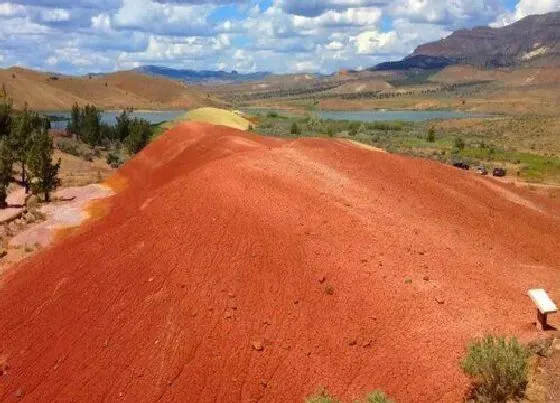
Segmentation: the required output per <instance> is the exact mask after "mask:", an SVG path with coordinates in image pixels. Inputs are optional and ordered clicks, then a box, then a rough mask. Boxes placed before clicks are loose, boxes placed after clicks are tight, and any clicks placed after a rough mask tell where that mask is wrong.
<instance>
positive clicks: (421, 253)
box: [418, 251, 426, 256]
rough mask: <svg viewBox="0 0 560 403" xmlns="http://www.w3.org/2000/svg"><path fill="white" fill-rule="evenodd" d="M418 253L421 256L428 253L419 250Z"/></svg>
mask: <svg viewBox="0 0 560 403" xmlns="http://www.w3.org/2000/svg"><path fill="white" fill-rule="evenodd" d="M418 254H419V255H420V256H424V255H425V254H426V252H424V251H420V252H418Z"/></svg>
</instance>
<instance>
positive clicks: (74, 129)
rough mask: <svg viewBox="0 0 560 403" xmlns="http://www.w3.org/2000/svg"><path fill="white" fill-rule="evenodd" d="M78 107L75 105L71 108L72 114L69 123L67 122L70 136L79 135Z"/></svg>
mask: <svg viewBox="0 0 560 403" xmlns="http://www.w3.org/2000/svg"><path fill="white" fill-rule="evenodd" d="M80 116H81V115H80V106H79V105H78V104H77V103H75V104H74V105H73V106H72V112H71V114H70V122H68V132H70V133H71V134H78V133H80V126H81V122H80Z"/></svg>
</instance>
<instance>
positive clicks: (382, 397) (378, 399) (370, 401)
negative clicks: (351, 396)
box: [366, 390, 394, 403]
mask: <svg viewBox="0 0 560 403" xmlns="http://www.w3.org/2000/svg"><path fill="white" fill-rule="evenodd" d="M366 403H394V402H393V401H392V400H391V399H389V398H388V397H387V395H386V394H385V392H382V391H380V390H374V391H373V392H371V393H370V394H369V395H367V397H366Z"/></svg>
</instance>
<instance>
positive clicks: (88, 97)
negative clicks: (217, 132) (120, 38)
mask: <svg viewBox="0 0 560 403" xmlns="http://www.w3.org/2000/svg"><path fill="white" fill-rule="evenodd" d="M0 83H3V84H4V85H5V87H6V90H7V92H8V96H9V97H10V98H12V99H13V101H14V106H15V107H16V108H17V109H21V108H23V105H24V104H25V102H27V104H28V105H29V107H30V108H32V109H35V110H69V109H70V108H71V107H72V105H73V104H74V103H75V102H77V103H79V104H81V105H85V104H87V103H90V104H94V105H96V106H100V107H102V108H105V109H123V108H129V107H132V108H136V109H154V110H157V109H187V108H193V107H200V106H207V105H222V103H221V102H220V101H219V100H217V99H216V98H209V97H208V95H207V94H206V93H205V92H202V91H201V90H199V89H197V88H194V87H191V86H187V85H185V84H183V83H181V82H179V81H174V80H169V79H165V78H159V77H151V76H146V75H143V74H140V73H135V72H118V73H114V74H108V75H106V76H98V77H92V78H91V79H90V78H88V77H59V78H57V79H53V77H52V76H50V75H49V74H45V73H39V72H36V71H32V70H26V69H21V68H10V69H6V70H0Z"/></svg>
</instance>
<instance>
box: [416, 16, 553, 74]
mask: <svg viewBox="0 0 560 403" xmlns="http://www.w3.org/2000/svg"><path fill="white" fill-rule="evenodd" d="M420 55H421V56H432V57H446V58H448V59H452V60H454V61H455V62H457V63H469V64H474V65H478V66H484V67H512V66H523V65H533V66H534V65H546V64H560V63H559V62H560V12H555V13H549V14H545V15H533V16H529V17H526V18H524V19H523V20H521V21H519V22H517V23H515V24H512V25H509V26H506V27H503V28H490V27H478V28H474V29H472V30H462V31H457V32H455V33H453V34H452V35H450V36H448V37H447V38H445V39H443V40H441V41H438V42H432V43H427V44H424V45H421V46H419V47H418V48H417V49H416V50H415V51H414V53H413V54H412V55H411V56H410V57H418V56H420ZM405 60H406V59H405Z"/></svg>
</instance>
